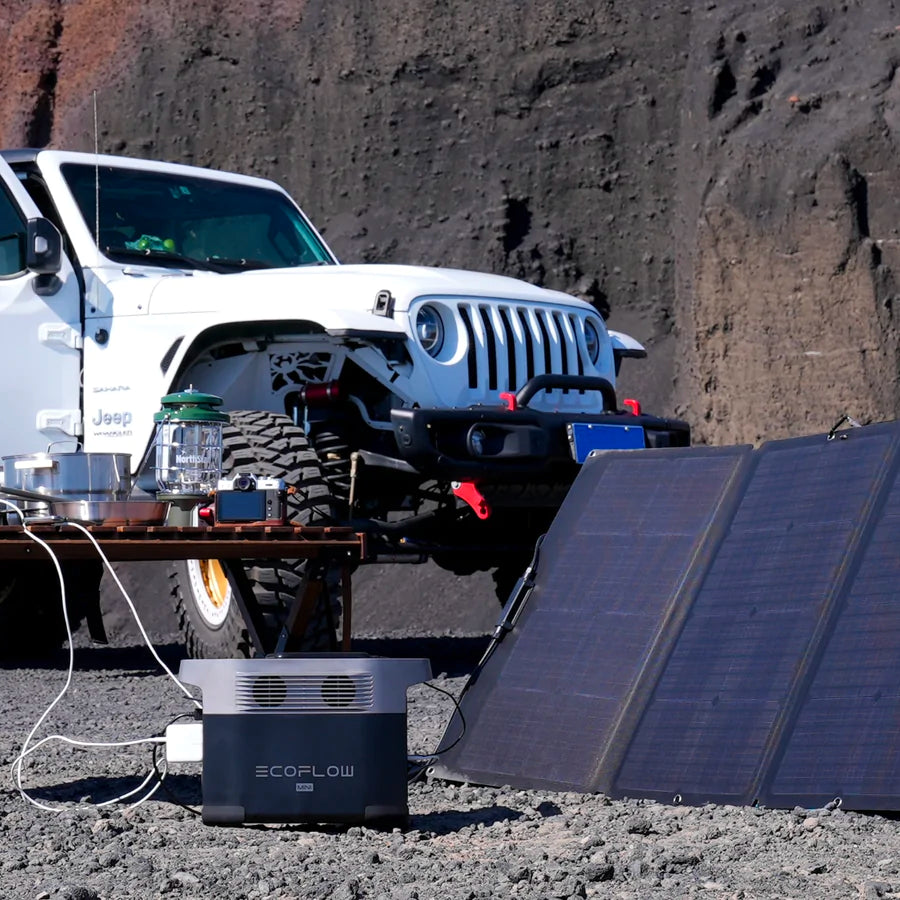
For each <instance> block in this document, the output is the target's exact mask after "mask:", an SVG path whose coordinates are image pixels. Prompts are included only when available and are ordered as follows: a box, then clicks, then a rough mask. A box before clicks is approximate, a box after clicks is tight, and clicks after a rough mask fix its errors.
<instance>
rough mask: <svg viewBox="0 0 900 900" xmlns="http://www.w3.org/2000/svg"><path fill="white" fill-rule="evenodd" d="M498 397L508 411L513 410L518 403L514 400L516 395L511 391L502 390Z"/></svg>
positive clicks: (516, 407)
mask: <svg viewBox="0 0 900 900" xmlns="http://www.w3.org/2000/svg"><path fill="white" fill-rule="evenodd" d="M500 399H501V400H502V401H503V402H504V403H505V404H506V408H507V410H508V411H509V412H515V411H516V410H517V409H518V408H519V405H518V403H517V402H516V395H515V394H514V393H513V392H512V391H503V393H501V394H500Z"/></svg>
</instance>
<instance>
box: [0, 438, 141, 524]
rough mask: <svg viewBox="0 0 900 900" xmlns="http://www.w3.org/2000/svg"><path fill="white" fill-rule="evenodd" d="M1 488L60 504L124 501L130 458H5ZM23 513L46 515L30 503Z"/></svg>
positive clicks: (76, 454) (58, 455) (119, 455)
mask: <svg viewBox="0 0 900 900" xmlns="http://www.w3.org/2000/svg"><path fill="white" fill-rule="evenodd" d="M3 484H4V486H6V487H11V488H17V489H19V490H23V491H33V492H36V493H39V494H47V495H48V496H49V497H54V498H57V499H60V500H98V501H101V500H102V501H107V500H127V499H128V496H129V495H130V493H131V455H130V454H128V453H82V452H81V451H76V452H73V453H25V454H22V455H19V456H4V457H3ZM0 490H2V488H0ZM24 510H25V511H26V512H29V513H32V514H39V515H44V514H46V513H48V512H49V508H48V507H47V505H46V504H42V503H32V502H30V501H29V502H27V503H25V505H24Z"/></svg>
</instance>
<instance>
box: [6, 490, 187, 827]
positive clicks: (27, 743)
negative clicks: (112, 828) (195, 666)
mask: <svg viewBox="0 0 900 900" xmlns="http://www.w3.org/2000/svg"><path fill="white" fill-rule="evenodd" d="M0 504H3V506H5V507H7V508H8V509H10V510H13V511H14V512H15V513H16V514H17V515H18V516H19V517H20V519H21V521H22V523H23V524H22V531H23V533H24V534H25V536H26V537H27V538H28V539H29V540H31V541H34V543H36V544H38V545H39V546H40V547H43V549H44V550H45V551H46V553H47V555H48V556H49V557H50V561H51V562H52V563H53V565H54V567H55V569H56V576H57V578H58V580H59V590H60V601H61V603H62V612H63V620H64V622H65V626H66V638H67V643H68V646H69V662H68V666H67V668H66V680H65V683H64V684H63V686H62V689H61V690H60V691H59V693H58V694H57V695H56V697H54V699H53V700H52V701H51V703H50V704H49V705H48V706H47V708H46V709H45V710H44V711H43V712H42V713H41V715H40V716H39V717H38V720H37V721H36V722H35V723H34V725H33V726H32V728H31V731H29V732H28V736H27V737H26V738H25V740H24V742H23V743H22V749H21V750H20V752H19V755H18V756H17V757H16V758H15V759H14V760H13V761H12V764H11V766H10V768H11V770H12V773H13V777H14V780H15V783H16V787H17V788H18V791H19V793H20V794H21V795H22V797H23V798H24V799H25V800H27V801H28V802H29V803H31V804H32V805H33V806H36V807H38V808H39V809H43V810H47V811H48V812H66V811H67V810H70V809H72V807H71V806H64V807H56V806H48V805H47V804H45V803H41V802H40V801H39V800H35V799H34V798H33V797H32V796H30V795H29V793H28V792H27V791H26V790H25V788H24V787H23V785H22V764H23V763H24V761H25V759H26V758H27V757H28V756H31V754H32V753H34V752H35V751H36V750H37V749H38V748H39V747H41V746H43V745H44V744H46V743H48V742H50V741H62V742H63V743H66V744H70V745H72V746H74V747H129V746H134V745H138V744H164V743H165V742H166V739H165V738H164V737H150V738H138V739H136V740H130V741H84V740H79V739H76V738H69V737H66V736H65V735H59V734H52V735H48V736H47V737H44V738H41V740H39V741H37V742H36V743H34V744H32V743H31V741H32V739H33V738H34V735H35V734H36V733H37V730H38V729H39V728H40V727H41V725H43V724H44V722H45V721H46V719H47V717H48V716H49V715H50V713H51V711H52V710H53V709H54V707H55V706H56V705H57V704H58V703H59V701H60V700H62V698H63V697H64V696H65V694H66V692H67V691H68V690H69V687H70V686H71V684H72V674H73V672H74V668H75V650H74V646H73V641H72V625H71V623H70V621H69V611H68V608H67V604H66V584H65V578H64V576H63V571H62V566H60V564H59V559H58V557H57V555H56V554H55V553H54V552H53V549H52V548H51V547H50V545H49V544H48V543H47V542H46V541H43V540H41V538H39V537H38V536H37V535H36V534H33V533H32V532H31V531H30V530H29V528H28V526H27V523H26V519H25V514H24V512H23V511H22V510H21V509H20V508H19V507H18V506H16V505H15V504H14V503H11V502H10V501H9V500H4V499H3V498H2V497H0ZM62 524H66V525H70V526H72V527H73V528H77V529H78V530H80V531H82V532H84V534H85V535H86V536H87V537H88V539H89V540H90V541H91V543H92V544H93V545H94V547H95V548H96V550H97V552H98V554H99V555H100V558H101V559H102V560H103V563H104V565H105V566H106V568H107V569H108V571H109V572H110V574H111V575H112V577H113V580H114V581H115V583H116V586H117V587H118V588H119V590H120V591H121V592H122V596H123V597H124V598H125V601H126V603H127V604H128V608H129V609H130V611H131V614H132V616H133V617H134V619H135V621H136V622H137V625H138V628H139V629H140V632H141V635H142V636H143V638H144V641H145V642H146V644H147V646H148V647H149V648H150V652H151V653H152V654H153V656H154V658H155V659H156V661H157V662H158V663H159V664H160V666H162V668H163V669H164V670H165V671H166V672H167V673H168V675H169V677H170V678H172V680H173V681H174V682H175V683H176V684H177V685H178V686H179V688H181V690H182V691H183V692H184V693H185V694H186V695H187V697H188V699H190V700H191V701H192V702H193V703H194V704H195V705H196V706H197V707H198V708H202V706H201V704H200V702H199V701H198V700H197V699H196V698H195V697H193V696H192V695H191V693H190V691H188V689H187V688H186V687H185V686H184V684H183V683H182V682H181V681H180V680H179V679H178V677H177V676H176V675H175V674H174V672H172V670H171V669H170V668H169V667H168V666H167V665H166V664H165V663H164V662H163V661H162V659H161V658H160V656H159V654H158V653H157V652H156V649H155V648H154V646H153V644H152V642H151V641H150V638H149V637H148V636H147V632H146V631H145V630H144V626H143V623H142V622H141V620H140V616H139V615H138V613H137V610H136V609H135V607H134V603H133V602H132V600H131V598H130V597H129V596H128V592H127V591H126V590H125V588H124V587H123V585H122V582H121V581H119V578H118V576H117V575H116V573H115V572H114V571H113V568H112V566H111V565H110V562H109V560H108V559H107V558H106V554H105V553H104V552H103V551H102V550H101V549H100V545H99V544H98V543H97V541H96V539H95V538H94V536H93V535H92V534H91V533H90V532H89V531H88V530H87V529H86V528H84V526H83V525H81V524H80V523H77V522H65V523H62ZM167 768H168V767H167V766H166V765H165V764H164V767H163V777H165V774H166V771H167ZM157 775H158V773H157V772H156V771H155V770H151V771H150V772H149V773H148V774H147V776H146V778H144V780H143V781H142V782H141V783H140V784H139V785H138V786H137V787H136V788H133V789H132V790H130V791H128V792H127V793H125V794H121V795H119V796H118V797H113V798H112V799H109V800H103V801H101V802H100V803H92V804H86V805H85V804H83V805H81V806H78V807H75V808H76V809H91V808H95V807H99V806H109V805H110V804H112V803H118V802H119V801H121V800H127V799H128V798H129V797H133V796H134V795H135V794H137V793H139V792H140V791H142V790H143V789H144V788H145V787H146V786H147V784H148V783H149V782H150V781H151V779H153V778H157ZM161 783H162V781H161V779H158V778H157V783H156V784H155V785H154V786H153V788H151V789H150V790H149V791H148V792H147V793H146V794H145V795H144V796H142V797H141V798H140V799H139V800H137V801H136V802H134V803H132V804H130V806H129V808H134V807H136V806H139V805H140V804H142V803H144V802H145V801H147V800H149V799H150V797H152V796H153V795H154V794H155V793H156V791H157V790H158V789H159V787H160V785H161Z"/></svg>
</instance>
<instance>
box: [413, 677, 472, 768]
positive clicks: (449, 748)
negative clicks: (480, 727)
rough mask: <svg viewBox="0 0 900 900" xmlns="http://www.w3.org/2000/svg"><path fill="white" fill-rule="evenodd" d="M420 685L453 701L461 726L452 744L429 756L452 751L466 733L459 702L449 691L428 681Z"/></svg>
mask: <svg viewBox="0 0 900 900" xmlns="http://www.w3.org/2000/svg"><path fill="white" fill-rule="evenodd" d="M422 683H423V684H424V685H425V687H430V688H431V689H432V690H433V691H437V692H438V693H439V694H444V695H445V696H447V697H449V698H450V699H451V700H452V701H453V707H454V711H455V712H456V714H457V715H458V716H459V721H460V723H461V724H462V731H460V733H459V735H458V736H457V737H456V739H455V740H454V741H453V743H452V744H450V745H449V746H447V747H444V749H443V750H435V751H434V753H432V754H431V756H440V755H441V754H442V753H446V752H447V751H448V750H452V749H453V748H454V747H455V746H456V745H457V744H458V743H459V742H460V741H461V740H462V739H463V735H465V733H466V717H465V716H464V715H463V711H462V708H461V707H460V705H459V701H457V699H456V697H454V696H453V694H451V693H450V691H445V690H444V689H443V688H439V687H438V686H437V685H436V684H432V683H431V682H430V681H424V682H422Z"/></svg>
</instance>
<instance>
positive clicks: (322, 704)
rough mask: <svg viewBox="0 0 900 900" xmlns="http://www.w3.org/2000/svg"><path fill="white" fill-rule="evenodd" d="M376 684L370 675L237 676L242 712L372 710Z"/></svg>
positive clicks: (239, 707) (245, 674)
mask: <svg viewBox="0 0 900 900" xmlns="http://www.w3.org/2000/svg"><path fill="white" fill-rule="evenodd" d="M374 699H375V682H374V679H373V677H372V675H371V674H368V673H359V674H351V675H347V674H343V673H340V674H331V675H321V674H319V675H258V674H255V673H254V674H250V673H244V672H239V673H237V675H236V676H235V705H236V707H237V710H238V711H239V712H247V713H298V712H305V713H309V712H328V713H333V712H357V711H359V710H366V709H371V708H372V704H373V702H374Z"/></svg>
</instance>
